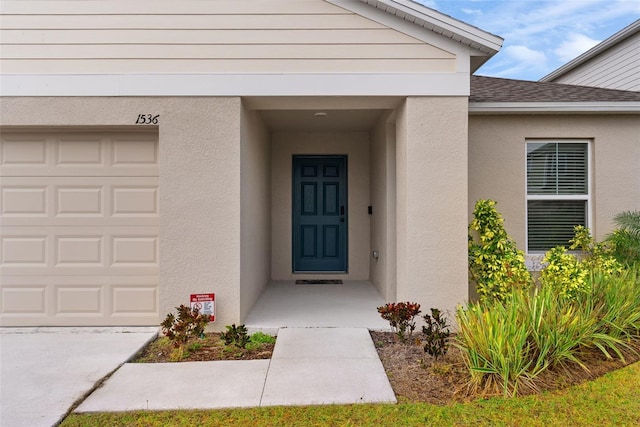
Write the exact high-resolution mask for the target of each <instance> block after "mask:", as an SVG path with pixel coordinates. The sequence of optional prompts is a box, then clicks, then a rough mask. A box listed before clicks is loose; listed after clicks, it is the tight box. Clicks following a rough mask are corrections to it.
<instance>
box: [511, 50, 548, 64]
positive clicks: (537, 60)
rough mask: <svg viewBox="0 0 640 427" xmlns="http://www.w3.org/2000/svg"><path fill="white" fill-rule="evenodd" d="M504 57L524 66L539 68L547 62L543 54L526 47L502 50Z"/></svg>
mask: <svg viewBox="0 0 640 427" xmlns="http://www.w3.org/2000/svg"><path fill="white" fill-rule="evenodd" d="M503 52H504V53H505V55H506V56H509V57H510V58H511V59H513V60H515V61H518V62H519V63H521V64H524V65H533V66H540V65H544V63H546V62H547V56H546V55H545V54H544V52H542V51H539V50H533V49H530V48H528V47H526V46H507V47H505V48H504V49H503Z"/></svg>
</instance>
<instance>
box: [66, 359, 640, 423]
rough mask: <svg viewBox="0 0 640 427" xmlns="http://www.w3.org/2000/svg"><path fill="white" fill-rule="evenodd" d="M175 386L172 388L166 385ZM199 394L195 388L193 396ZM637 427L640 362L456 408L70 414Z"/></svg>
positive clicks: (90, 419)
mask: <svg viewBox="0 0 640 427" xmlns="http://www.w3.org/2000/svg"><path fill="white" fill-rule="evenodd" d="M167 386H168V387H170V385H169V384H168V385H167ZM196 392H197V390H195V389H194V393H196ZM194 425H197V426H252V427H259V426H428V425H434V426H468V425H469V426H562V427H565V426H598V427H600V426H638V425H640V362H639V363H635V364H633V365H630V366H628V367H626V368H623V369H620V370H618V371H614V372H611V373H609V374H607V375H605V376H603V377H601V378H598V379H597V380H595V381H591V382H587V383H583V384H581V385H579V386H576V387H572V388H569V389H566V390H562V391H557V392H553V393H544V394H541V395H534V396H527V397H522V398H514V399H508V400H504V399H489V400H483V401H476V402H472V403H467V404H456V405H452V406H444V407H443V406H433V405H428V404H399V405H345V406H337V405H334V406H311V407H268V408H253V409H229V410H216V411H213V410H211V411H165V412H147V411H139V412H127V413H97V414H84V415H70V416H69V417H68V418H67V419H66V420H65V421H64V422H63V423H62V426H63V427H71V426H101V427H106V426H163V427H164V426H194Z"/></svg>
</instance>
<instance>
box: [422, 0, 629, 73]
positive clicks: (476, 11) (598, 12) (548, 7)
mask: <svg viewBox="0 0 640 427" xmlns="http://www.w3.org/2000/svg"><path fill="white" fill-rule="evenodd" d="M415 1H418V2H419V3H422V4H424V5H425V6H428V7H431V8H433V9H436V10H438V11H439V12H442V13H445V14H447V15H449V16H452V17H454V18H456V19H459V20H461V21H464V22H467V23H469V24H471V25H474V26H476V27H479V28H481V29H483V30H485V31H487V32H490V33H492V34H495V35H498V36H500V37H502V38H503V39H504V43H503V46H502V49H501V50H500V52H499V53H498V54H497V55H495V56H494V57H493V58H492V59H491V60H489V61H488V62H487V63H485V64H484V65H483V66H482V68H480V70H478V71H477V72H476V74H480V75H486V76H494V77H505V78H513V79H523V80H538V79H540V78H542V77H544V76H545V75H547V74H548V73H550V72H551V71H553V70H555V69H556V68H558V67H559V66H561V65H563V64H565V63H567V62H568V61H570V60H571V59H573V58H575V57H577V56H578V55H580V54H581V53H583V52H585V51H587V50H588V49H590V48H591V47H593V46H595V45H596V44H597V43H599V42H601V41H602V40H604V39H606V38H607V37H609V36H611V35H612V34H614V33H616V32H618V31H619V30H621V29H622V28H624V27H625V26H627V25H629V24H630V23H632V22H633V21H635V20H637V19H638V18H640V1H639V0H542V1H538V0H415Z"/></svg>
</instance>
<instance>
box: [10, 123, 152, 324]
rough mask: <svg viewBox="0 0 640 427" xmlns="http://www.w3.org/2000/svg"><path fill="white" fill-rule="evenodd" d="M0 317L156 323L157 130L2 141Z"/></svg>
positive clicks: (32, 321)
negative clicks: (152, 132) (154, 131)
mask: <svg viewBox="0 0 640 427" xmlns="http://www.w3.org/2000/svg"><path fill="white" fill-rule="evenodd" d="M0 176H1V177H2V178H1V181H0V274H1V276H2V277H1V280H0V323H1V324H2V325H3V326H48V325H52V326H53V325H57V326H82V325H86V326H98V325H155V324H158V322H159V313H158V269H159V265H158V264H159V254H158V250H159V242H158V234H159V219H160V216H159V206H158V200H159V194H158V143H157V135H152V134H146V133H130V134H127V133H105V132H102V133H98V132H95V133H86V132H85V133H53V132H49V133H46V134H45V133H35V132H34V133H30V134H29V133H6V132H3V133H2V135H1V140H0Z"/></svg>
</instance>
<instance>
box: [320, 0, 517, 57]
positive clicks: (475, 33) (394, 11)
mask: <svg viewBox="0 0 640 427" xmlns="http://www.w3.org/2000/svg"><path fill="white" fill-rule="evenodd" d="M327 1H329V2H330V3H333V4H336V5H339V6H341V7H344V8H345V9H349V3H352V4H353V0H327ZM358 1H359V2H362V3H365V4H368V5H369V6H372V7H375V8H377V9H380V10H382V11H384V12H387V13H389V14H391V15H394V16H397V17H399V18H401V19H404V20H405V21H408V22H411V23H413V24H415V25H417V26H420V27H423V28H425V29H427V30H430V31H433V32H435V33H437V34H440V35H442V36H444V37H447V38H450V39H452V40H455V41H457V42H459V43H462V44H463V45H466V46H469V47H471V48H473V49H476V50H478V51H480V52H482V53H485V54H487V55H488V56H493V55H495V54H496V53H497V52H498V51H499V50H500V48H501V47H502V43H503V41H504V40H503V39H502V38H501V37H499V36H496V35H494V34H491V33H488V32H486V31H484V30H481V29H480V28H477V27H474V26H472V25H469V24H467V23H465V22H462V21H459V20H457V19H455V18H452V17H450V16H448V15H445V14H443V13H440V12H438V11H436V10H433V9H430V8H428V7H426V6H423V5H421V4H419V3H416V2H414V1H411V0H358Z"/></svg>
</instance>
